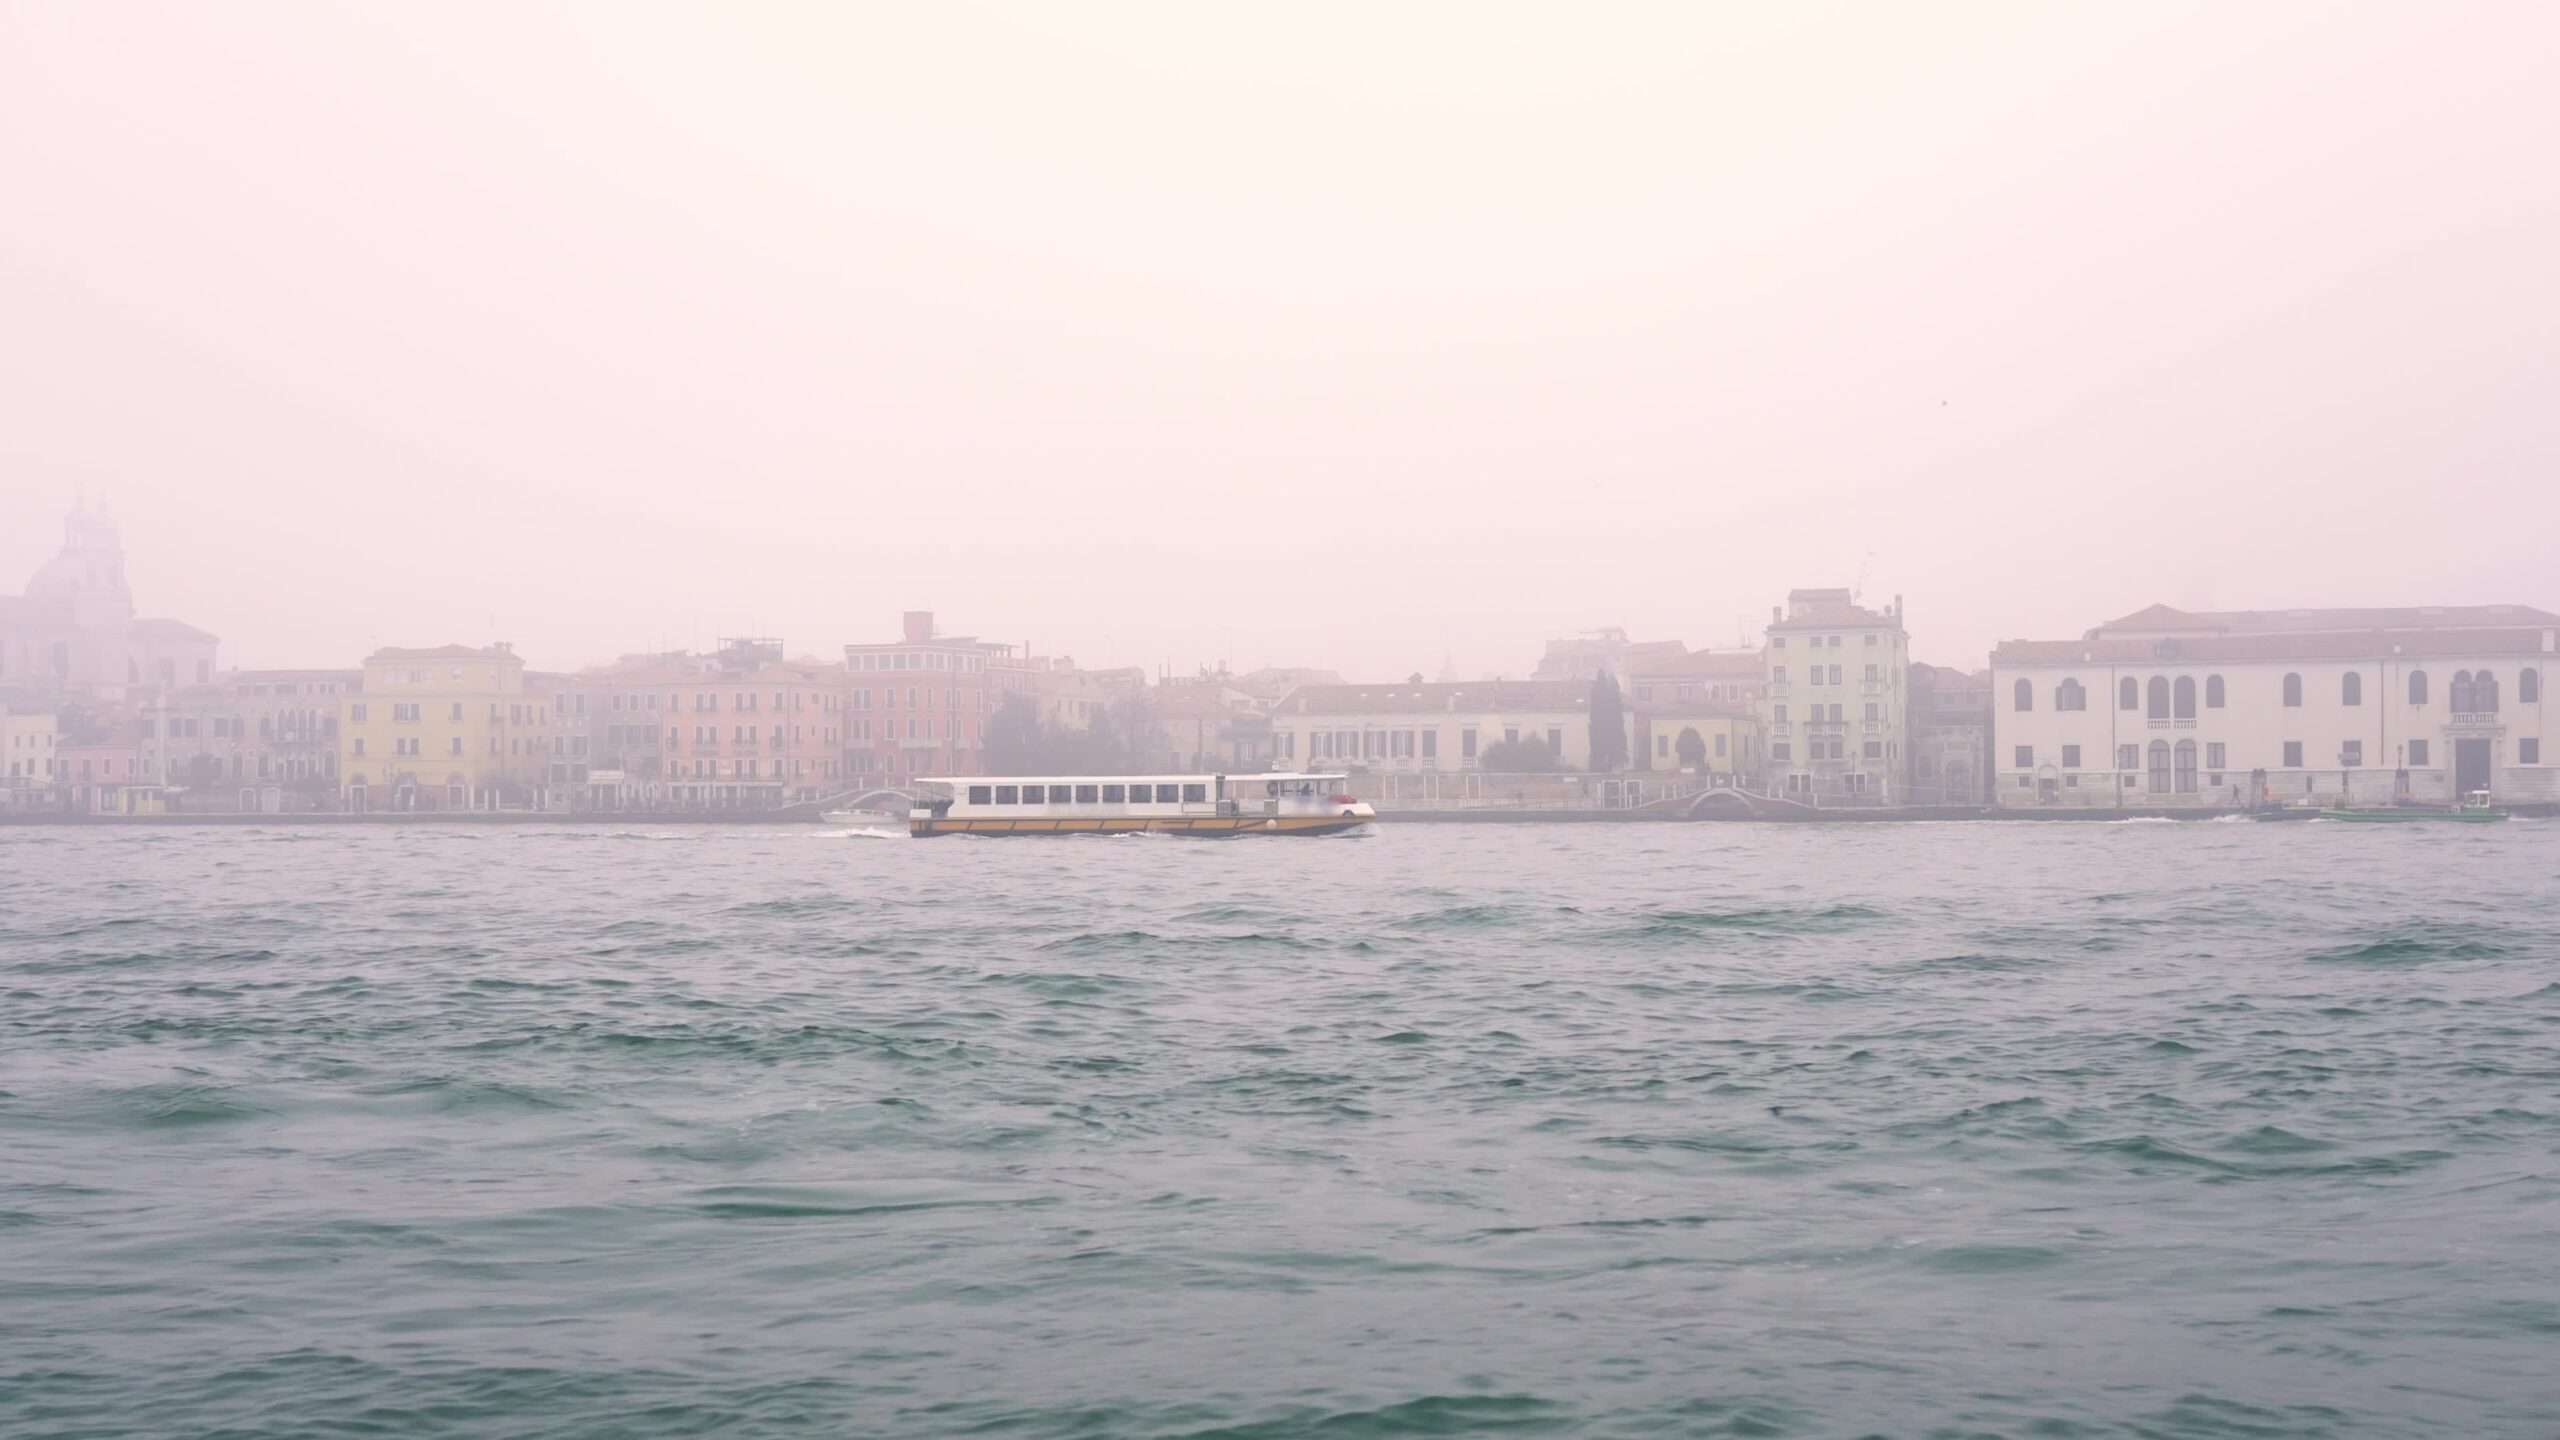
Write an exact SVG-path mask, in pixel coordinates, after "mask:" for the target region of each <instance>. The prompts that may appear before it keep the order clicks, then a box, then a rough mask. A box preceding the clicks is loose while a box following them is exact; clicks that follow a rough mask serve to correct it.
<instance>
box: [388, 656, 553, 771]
mask: <svg viewBox="0 0 2560 1440" xmlns="http://www.w3.org/2000/svg"><path fill="white" fill-rule="evenodd" d="M554 728H556V727H555V720H554V717H553V714H552V706H551V704H550V703H549V701H548V700H546V699H544V698H542V697H539V696H535V695H533V694H530V693H528V691H527V689H526V686H525V675H524V661H522V660H520V659H518V658H517V657H516V654H515V652H514V650H513V649H512V648H510V647H509V646H507V645H506V644H504V643H500V644H496V645H491V646H489V647H487V648H485V649H473V648H472V647H471V646H468V645H441V646H437V647H435V648H433V649H425V650H397V649H395V650H377V651H375V652H374V653H373V654H371V655H368V656H366V657H365V662H364V683H363V687H362V688H361V689H360V690H359V691H358V692H357V693H355V694H353V695H350V696H348V697H347V698H346V699H345V700H344V701H343V702H342V703H341V705H340V713H339V719H338V783H339V786H340V789H341V791H342V793H343V795H344V796H345V799H346V806H347V808H348V809H349V810H357V811H363V810H496V809H502V808H504V809H538V808H541V807H542V806H543V804H544V802H545V796H546V793H547V792H546V788H545V784H544V781H545V773H546V767H547V766H548V764H549V761H550V756H551V735H552V731H553V729H554Z"/></svg>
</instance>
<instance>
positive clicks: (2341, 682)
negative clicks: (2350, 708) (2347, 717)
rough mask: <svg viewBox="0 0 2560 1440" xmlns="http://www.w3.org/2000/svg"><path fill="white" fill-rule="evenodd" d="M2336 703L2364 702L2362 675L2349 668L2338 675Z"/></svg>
mask: <svg viewBox="0 0 2560 1440" xmlns="http://www.w3.org/2000/svg"><path fill="white" fill-rule="evenodd" d="M2338 703H2339V704H2341V705H2361V704H2363V703H2364V676H2362V675H2361V674H2358V673H2357V672H2355V671H2353V670H2350V671H2348V672H2347V673H2346V674H2344V675H2341V676H2339V677H2338Z"/></svg>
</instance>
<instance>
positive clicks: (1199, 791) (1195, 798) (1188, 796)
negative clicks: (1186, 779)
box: [1182, 785, 1209, 805]
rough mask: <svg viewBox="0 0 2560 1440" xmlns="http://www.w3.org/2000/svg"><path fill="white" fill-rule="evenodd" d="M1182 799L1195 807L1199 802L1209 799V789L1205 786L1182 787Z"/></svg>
mask: <svg viewBox="0 0 2560 1440" xmlns="http://www.w3.org/2000/svg"><path fill="white" fill-rule="evenodd" d="M1182 798H1183V799H1184V800H1186V801H1189V802H1190V803H1192V804H1194V805H1197V804H1199V803H1200V802H1201V801H1203V800H1206V799H1208V798H1209V787H1208V786H1206V785H1185V786H1183V787H1182Z"/></svg>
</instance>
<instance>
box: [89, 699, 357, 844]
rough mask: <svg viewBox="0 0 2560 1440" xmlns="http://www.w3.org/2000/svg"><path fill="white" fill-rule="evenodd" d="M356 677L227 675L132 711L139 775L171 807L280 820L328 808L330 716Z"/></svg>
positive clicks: (333, 719)
mask: <svg viewBox="0 0 2560 1440" xmlns="http://www.w3.org/2000/svg"><path fill="white" fill-rule="evenodd" d="M362 679H363V675H362V672H361V671H355V670H235V671H226V672H224V673H222V674H220V675H218V676H216V677H215V678H214V681H213V683H211V684H208V685H187V686H181V687H179V688H177V689H175V690H170V691H164V692H161V693H158V694H155V695H154V696H152V697H151V698H149V699H148V700H146V701H144V702H143V703H142V704H141V706H140V707H139V711H140V719H141V726H142V743H143V768H144V770H145V771H146V772H147V773H148V775H149V776H150V778H151V780H152V782H153V783H155V784H158V785H161V786H163V787H166V789H167V798H168V803H169V808H171V809H173V810H188V811H253V812H278V811H283V810H310V809H319V808H324V807H327V806H333V805H334V804H335V803H336V800H337V792H338V713H339V706H340V704H341V703H342V701H343V700H344V699H345V697H347V696H349V695H352V694H354V693H355V692H356V691H357V689H358V688H359V687H360V686H361V684H362Z"/></svg>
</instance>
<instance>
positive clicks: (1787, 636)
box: [1760, 589, 1911, 804]
mask: <svg viewBox="0 0 2560 1440" xmlns="http://www.w3.org/2000/svg"><path fill="white" fill-rule="evenodd" d="M1762 654H1763V657H1764V660H1763V663H1764V665H1765V666H1766V676H1767V678H1766V679H1765V681H1764V682H1763V686H1762V691H1761V701H1760V709H1761V717H1762V724H1763V726H1764V728H1765V730H1766V731H1767V735H1768V777H1769V782H1770V786H1771V789H1772V791H1773V793H1776V794H1781V795H1785V796H1787V797H1789V798H1792V799H1798V800H1807V801H1812V802H1815V803H1820V802H1822V801H1848V802H1853V803H1885V804H1893V803H1899V802H1900V801H1901V800H1902V799H1903V792H1904V780H1905V777H1906V775H1907V773H1908V772H1907V768H1906V756H1905V754H1904V750H1903V747H1904V743H1905V741H1906V738H1907V735H1908V730H1907V727H1906V725H1905V720H1904V717H1905V714H1906V710H1907V703H1908V699H1909V671H1910V665H1911V641H1910V635H1909V632H1907V631H1906V630H1905V629H1904V628H1903V612H1902V599H1901V597H1900V596H1896V597H1894V601H1893V604H1892V605H1891V606H1890V607H1888V608H1886V609H1883V610H1874V609H1870V608H1868V607H1866V606H1864V605H1861V604H1859V603H1858V602H1857V600H1856V599H1855V597H1854V596H1853V595H1852V593H1851V592H1850V591H1847V590H1841V589H1828V590H1793V591H1789V592H1788V594H1787V603H1786V605H1785V606H1784V607H1783V608H1773V609H1772V610H1771V611H1770V614H1769V630H1768V638H1767V642H1766V644H1765V646H1764V647H1763V651H1762Z"/></svg>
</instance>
